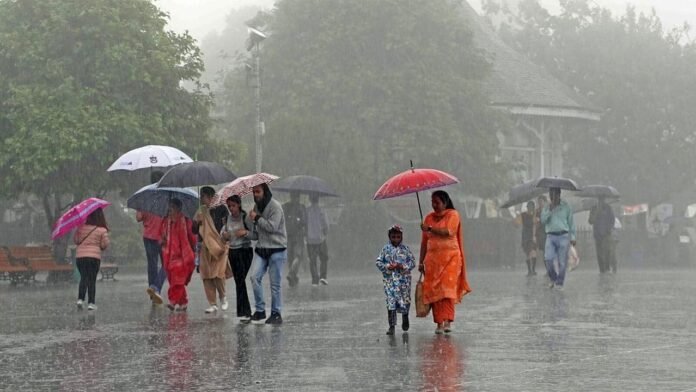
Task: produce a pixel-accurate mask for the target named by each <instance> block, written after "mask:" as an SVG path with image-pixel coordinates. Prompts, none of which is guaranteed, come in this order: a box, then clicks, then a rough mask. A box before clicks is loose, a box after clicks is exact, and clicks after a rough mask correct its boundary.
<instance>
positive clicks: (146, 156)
mask: <svg viewBox="0 0 696 392" xmlns="http://www.w3.org/2000/svg"><path fill="white" fill-rule="evenodd" d="M187 162H193V160H192V159H191V157H189V156H188V155H186V154H184V153H183V152H182V151H181V150H179V149H177V148H174V147H169V146H157V145H149V146H143V147H140V148H136V149H134V150H130V151H128V152H127V153H125V154H123V155H121V156H120V157H119V158H118V159H117V160H116V161H115V162H114V163H112V164H111V166H109V168H108V169H107V170H106V171H110V172H111V171H116V170H125V171H135V170H140V169H152V168H155V167H170V166H175V165H179V164H182V163H187Z"/></svg>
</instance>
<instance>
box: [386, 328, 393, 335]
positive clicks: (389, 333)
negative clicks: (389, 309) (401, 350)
mask: <svg viewBox="0 0 696 392" xmlns="http://www.w3.org/2000/svg"><path fill="white" fill-rule="evenodd" d="M387 335H389V336H391V335H394V326H393V325H392V326H390V327H389V329H388V330H387Z"/></svg>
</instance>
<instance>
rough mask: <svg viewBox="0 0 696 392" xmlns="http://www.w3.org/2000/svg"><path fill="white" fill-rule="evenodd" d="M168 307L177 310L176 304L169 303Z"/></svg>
mask: <svg viewBox="0 0 696 392" xmlns="http://www.w3.org/2000/svg"><path fill="white" fill-rule="evenodd" d="M167 308H169V310H171V311H172V312H173V311H175V310H176V305H172V304H167Z"/></svg>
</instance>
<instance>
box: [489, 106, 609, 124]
mask: <svg viewBox="0 0 696 392" xmlns="http://www.w3.org/2000/svg"><path fill="white" fill-rule="evenodd" d="M491 107H494V108H498V109H505V110H507V111H509V112H510V113H512V114H516V115H520V116H539V117H558V118H574V119H580V120H587V121H599V120H601V118H602V116H601V114H600V112H598V111H596V110H591V109H587V108H582V107H563V106H541V105H520V104H508V103H498V102H493V103H491Z"/></svg>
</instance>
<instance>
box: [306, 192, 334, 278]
mask: <svg viewBox="0 0 696 392" xmlns="http://www.w3.org/2000/svg"><path fill="white" fill-rule="evenodd" d="M309 202H310V206H309V207H307V257H308V258H309V271H310V273H311V274H312V286H316V285H317V284H319V283H321V284H323V285H328V284H329V281H328V280H327V276H326V273H327V269H328V263H329V249H328V246H327V245H326V236H327V235H328V232H329V221H328V219H327V218H326V214H325V213H324V210H322V208H321V207H320V206H319V196H317V195H315V194H312V195H310V196H309ZM317 259H319V261H320V262H321V264H320V266H319V270H317Z"/></svg>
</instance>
